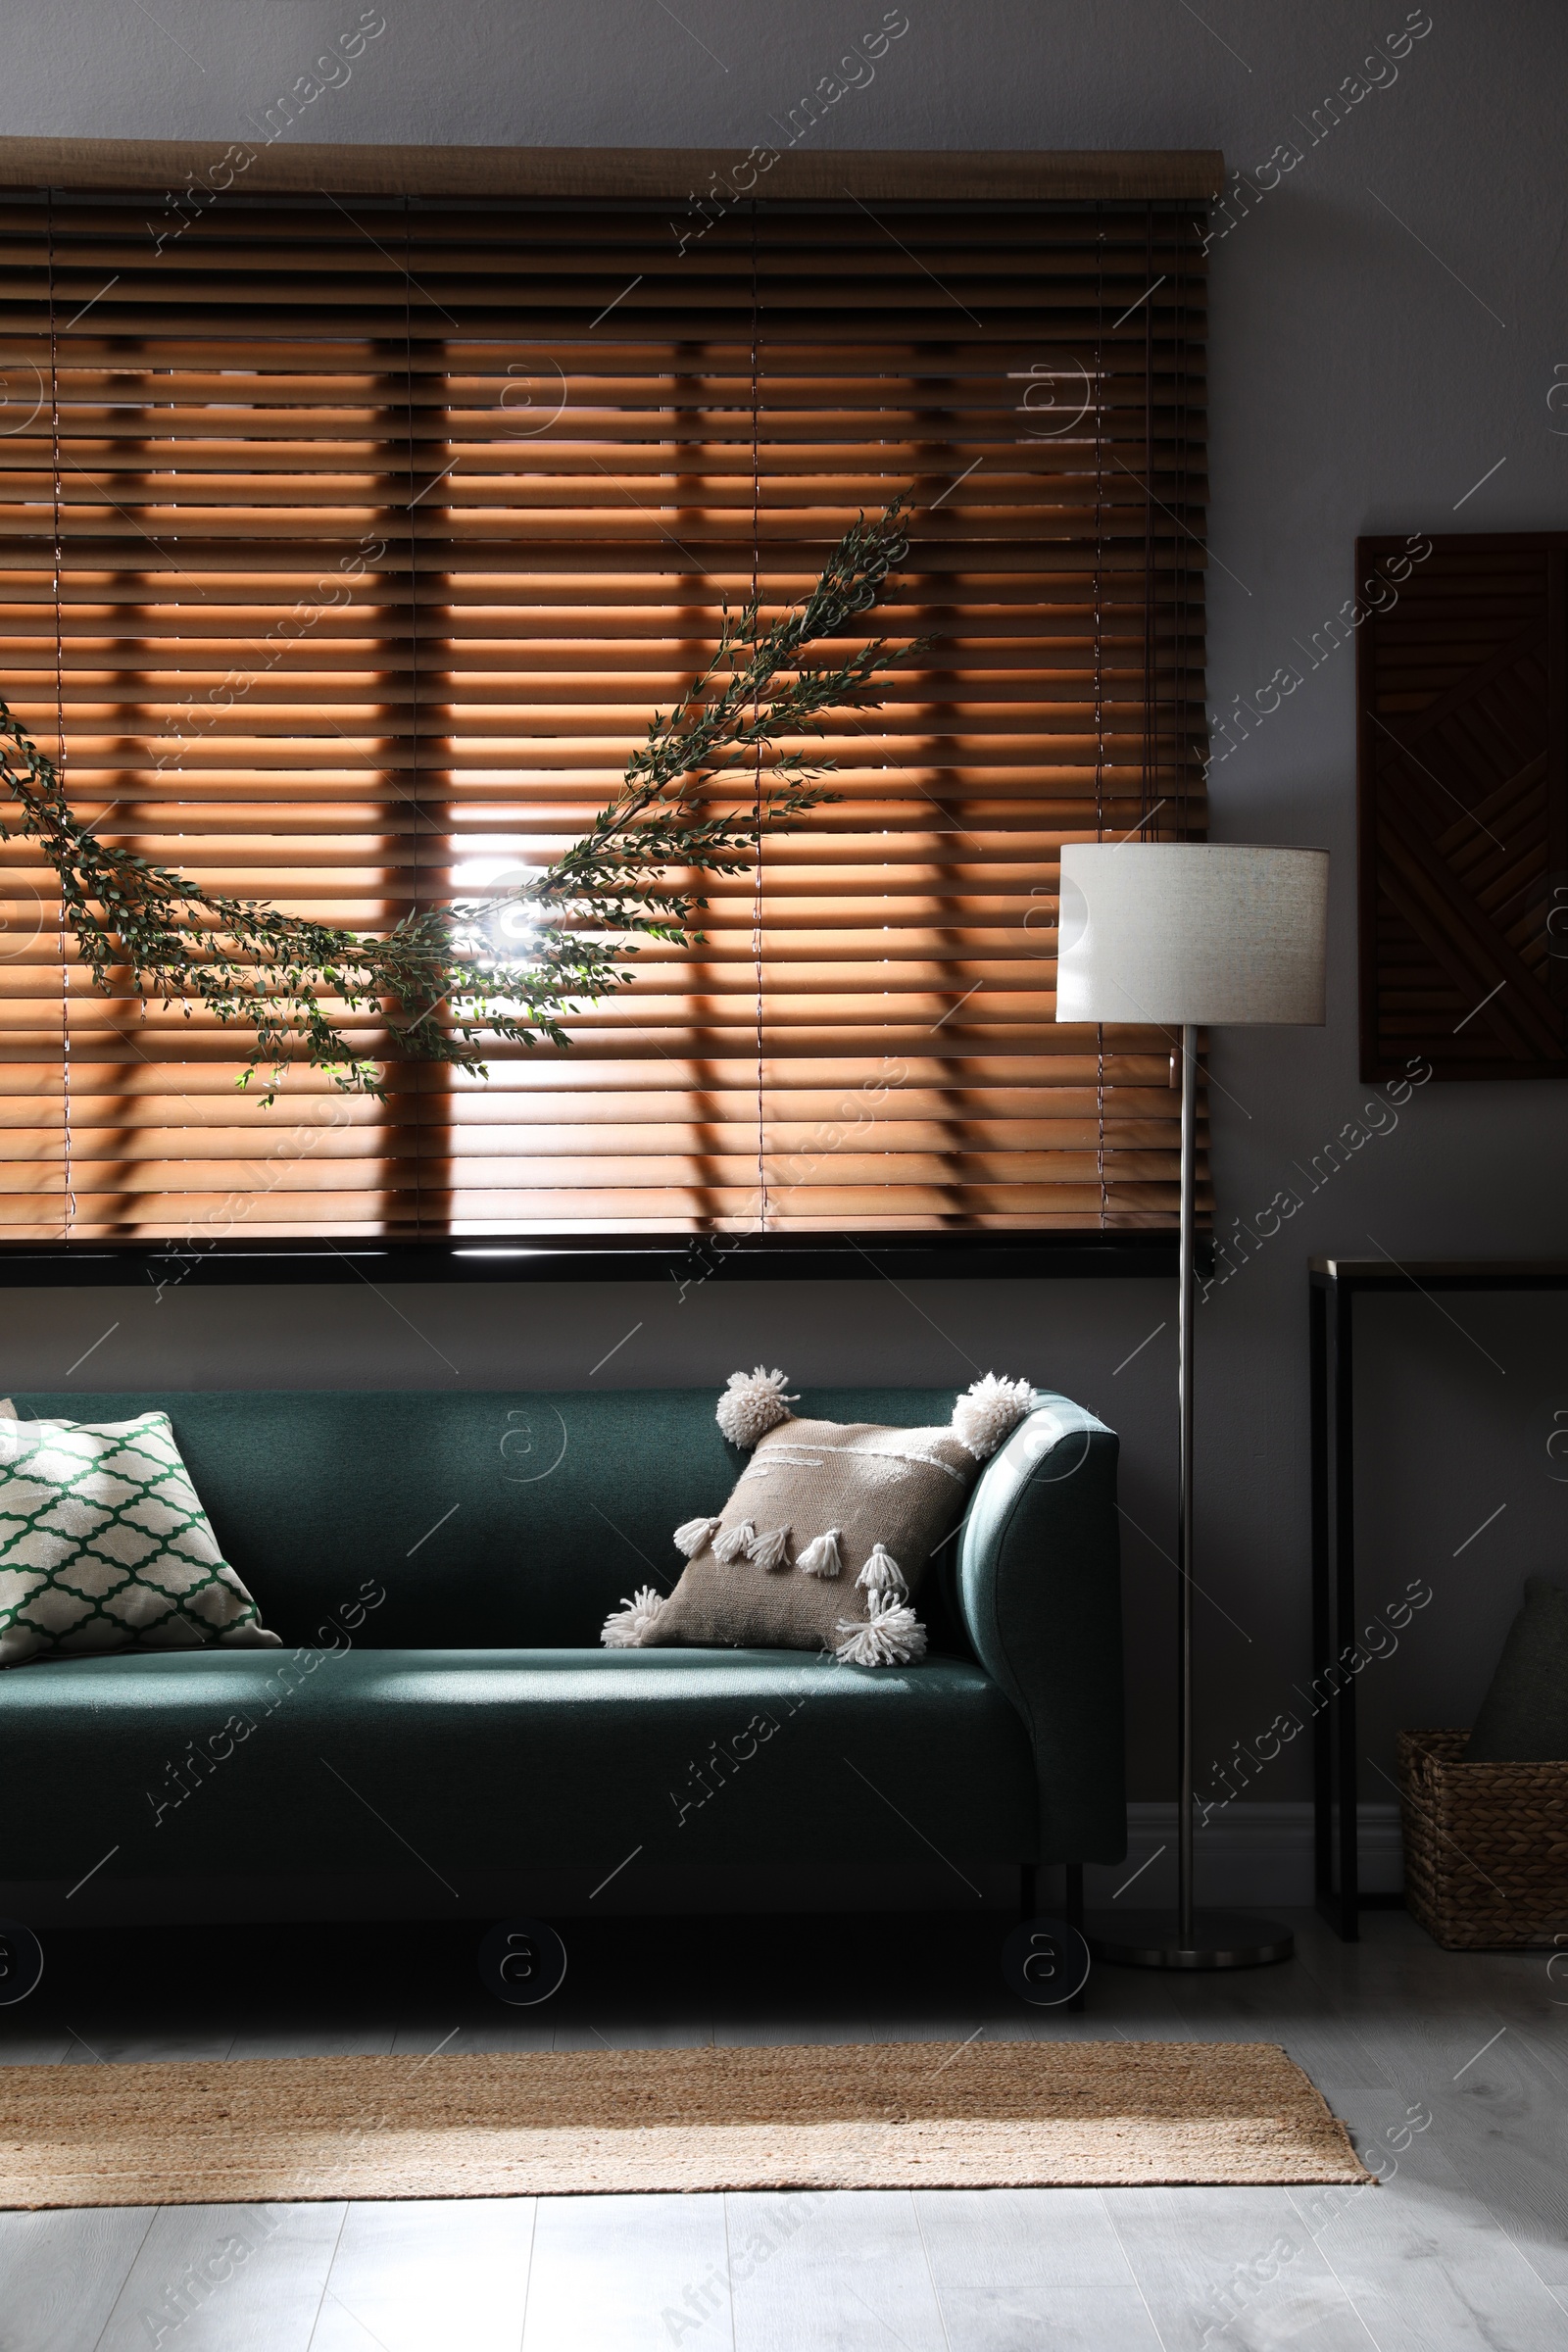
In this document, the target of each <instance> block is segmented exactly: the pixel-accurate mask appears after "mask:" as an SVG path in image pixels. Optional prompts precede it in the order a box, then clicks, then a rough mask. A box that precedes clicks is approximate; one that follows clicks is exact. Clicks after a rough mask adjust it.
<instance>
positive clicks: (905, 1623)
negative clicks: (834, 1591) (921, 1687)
mask: <svg viewBox="0 0 1568 2352" xmlns="http://www.w3.org/2000/svg"><path fill="white" fill-rule="evenodd" d="M838 1631H839V1632H840V1633H841V1634H844V1635H846V1636H847V1637H848V1639H847V1640H846V1641H843V1642H835V1644H834V1648H833V1654H834V1656H835V1657H836V1658H841V1659H842V1660H843V1662H844V1664H845V1665H846V1666H912V1665H913V1664H914V1662H915V1660H916V1659H917V1658H923V1657H924V1656H925V1627H924V1626H923V1625H922V1624H921V1623H920V1620H919V1618H918V1617H917V1616H916V1615H915V1613H914V1611H913V1610H912V1609H911V1608H907V1607H906V1605H905V1603H904V1602H903V1601H902V1600H890V1601H882V1602H876V1601H873V1603H872V1606H871V1613H870V1615H869V1616H868V1617H867V1619H866V1621H865V1623H864V1624H863V1625H856V1624H855V1623H853V1621H847V1620H846V1619H844V1618H842V1617H841V1618H840V1619H839V1623H838Z"/></svg>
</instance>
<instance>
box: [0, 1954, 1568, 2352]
mask: <svg viewBox="0 0 1568 2352" xmlns="http://www.w3.org/2000/svg"><path fill="white" fill-rule="evenodd" d="M1297 1925H1298V1928H1299V1957H1298V1958H1297V1959H1296V1960H1295V1961H1294V1962H1292V1963H1290V1964H1289V1965H1287V1966H1283V1967H1277V1968H1271V1969H1259V1970H1256V1971H1253V1972H1250V1973H1249V1974H1246V1975H1239V1976H1236V1977H1232V1978H1228V1979H1227V1978H1222V1977H1201V1978H1198V1977H1195V1978H1192V1979H1185V1980H1184V1979H1172V1978H1167V1977H1162V1976H1155V1975H1148V1974H1143V1973H1138V1972H1133V1971H1122V1970H1108V1969H1106V1970H1102V1971H1100V1972H1099V1973H1098V1974H1097V1976H1096V1977H1095V1979H1094V1980H1093V1982H1092V1984H1091V1987H1090V1994H1089V2006H1088V2010H1087V2013H1086V2014H1085V2015H1084V2016H1082V2017H1064V2016H1062V2015H1060V2014H1058V2013H1055V2012H1053V2011H1050V2010H1044V2011H1027V2010H1023V2009H1022V2008H1021V2007H1020V2006H1019V2005H1018V2004H1016V2003H1014V2002H1013V2001H1012V2000H1011V1998H1010V1996H1009V1995H1008V1994H1007V1993H1006V1991H1005V1988H1004V1987H1003V1985H1002V1984H1001V1979H1000V1975H999V1972H998V1969H997V1954H998V1951H999V1948H1000V1941H1001V1933H1002V1930H1003V1927H1004V1926H1005V1923H999V1922H996V1921H994V1920H989V1919H988V1920H985V1921H978V1920H971V1921H953V1920H933V1921H926V1920H921V1921H910V1920H891V1921H888V1922H886V1923H860V1924H858V1925H857V1924H847V1923H828V1922H806V1923H791V1922H787V1921H780V1920H773V1921H751V1922H747V1923H737V1922H728V1923H725V1922H719V1923H708V1924H706V1925H705V1924H703V1923H689V1922H688V1923H671V1922H652V1923H633V1922H624V1921H623V1922H618V1923H615V1924H614V1925H613V1926H612V1925H611V1923H604V1925H603V1927H601V1926H599V1925H598V1924H597V1923H596V1926H595V1928H594V1931H593V1933H592V1936H590V1935H589V1933H588V1931H587V1930H578V1929H576V1928H575V1927H573V1926H572V1925H570V1924H567V1925H566V1935H567V1940H568V1944H569V1945H570V1946H571V1948H572V1955H573V1966H572V1969H571V1972H570V1974H569V1975H568V1979H567V1983H566V1985H565V1986H564V1987H563V1990H562V1992H561V1993H560V1994H559V1995H558V1996H557V1998H556V2000H555V2001H554V2002H552V2003H551V2004H549V2006H548V2008H547V2009H544V2010H541V2011H539V2012H537V2013H534V2012H529V2011H505V2010H502V2009H499V2008H498V2007H496V2006H495V2005H494V2004H492V2003H490V2002H489V2001H488V1998H487V1996H486V1995H485V1994H484V1993H483V1991H482V1989H481V1988H480V1987H479V1986H478V1984H477V1980H476V1978H475V1976H474V1974H473V1967H472V1952H473V1947H474V1944H475V1941H476V1937H475V1936H474V1934H473V1932H472V1931H471V1930H469V1931H464V1932H461V1933H457V1934H454V1933H453V1932H452V1931H449V1930H443V1931H440V1932H436V1931H425V1930H419V1929H412V1930H400V1929H391V1930H388V1929H374V1930H363V1931H358V1932H355V1933H349V1932H334V1933H333V1934H331V1935H323V1934H322V1933H321V1932H319V1931H290V1932H277V1931H266V1930H244V1931H230V1932H228V1933H226V1934H225V1935H222V1936H203V1937H199V1936H192V1935H190V1934H184V1935H180V1936H147V1935H146V1934H145V1933H144V1932H137V1931H132V1932H129V1933H128V1934H127V1935H125V1936H123V1937H118V1938H111V1937H109V1936H97V1937H95V1938H92V1939H91V1940H90V1941H89V1940H88V1939H86V1938H65V1937H56V1938H54V1939H52V1941H51V1946H50V1960H51V1968H50V1973H49V1975H48V1976H47V1977H46V1980H45V1984H44V1985H42V1986H40V1988H39V1990H38V1992H37V1993H36V1994H34V1996H33V1998H32V1999H31V2001H29V2002H27V2003H25V2004H23V2005H22V2006H20V2007H18V2008H16V2009H14V2010H9V2011H0V2062H4V2063H10V2064H18V2063H28V2062H32V2063H37V2062H46V2061H59V2060H67V2061H69V2062H70V2063H73V2064H80V2065H93V2064H97V2063H100V2062H104V2063H111V2064H112V2063H114V2062H116V2061H122V2060H127V2059H136V2058H197V2057H219V2056H224V2055H227V2056H233V2057H242V2056H263V2055H269V2056H289V2055H308V2054H311V2053H315V2052H328V2051H350V2050H390V2049H408V2050H414V2049H417V2050H429V2049H433V2048H434V2047H435V2046H436V2045H437V2044H438V2043H441V2042H443V2041H445V2045H446V2046H447V2047H448V2048H450V2049H455V2050H456V2049H466V2050H473V2049H486V2048H506V2047H534V2048H538V2047H549V2046H552V2044H553V2046H555V2047H557V2048H563V2049H564V2048H577V2047H585V2046H593V2045H594V2043H595V2040H596V2037H597V2039H598V2040H602V2041H605V2042H608V2043H610V2044H612V2045H613V2046H617V2047H625V2046H632V2045H636V2044H645V2043H646V2044H654V2043H683V2042H702V2041H708V2040H710V2039H712V2040H715V2041H718V2042H721V2043H722V2042H732V2043H742V2042H772V2041H782V2040H818V2041H821V2040H891V2039H904V2038H915V2037H923V2036H931V2037H936V2038H956V2039H961V2038H962V2037H963V2036H964V2035H966V2034H972V2033H974V2032H975V2030H976V2029H977V2028H983V2029H984V2031H985V2032H986V2033H987V2034H994V2035H997V2036H1000V2037H1004V2038H1006V2037H1013V2038H1022V2037H1026V2036H1037V2035H1048V2036H1049V2035H1054V2034H1070V2035H1072V2036H1073V2037H1074V2038H1084V2039H1097V2038H1106V2037H1111V2036H1115V2035H1126V2036H1128V2037H1129V2038H1135V2039H1136V2038H1139V2037H1154V2036H1158V2037H1165V2036H1174V2037H1177V2038H1183V2039H1195V2038H1198V2039H1204V2038H1215V2039H1227V2038H1228V2039H1266V2040H1277V2041H1280V2042H1283V2043H1284V2045H1285V2047H1286V2048H1287V2049H1288V2050H1289V2051H1290V2052H1291V2053H1292V2054H1293V2056H1295V2057H1296V2058H1297V2059H1298V2060H1299V2062H1300V2064H1301V2065H1302V2066H1303V2067H1304V2068H1305V2069H1306V2070H1307V2072H1308V2073H1309V2074H1310V2075H1311V2077H1312V2079H1313V2081H1314V2082H1316V2083H1317V2084H1318V2086H1319V2087H1320V2088H1321V2089H1322V2091H1323V2092H1324V2094H1325V2096H1326V2097H1327V2098H1328V2100H1329V2102H1330V2104H1331V2106H1332V2107H1333V2108H1334V2110H1335V2112H1336V2113H1337V2114H1339V2115H1341V2116H1343V2117H1344V2118H1345V2119H1346V2121H1347V2122H1348V2124H1349V2126H1350V2127H1351V2130H1352V2131H1353V2133H1354V2135H1355V2138H1356V2142H1357V2145H1358V2146H1359V2147H1360V2148H1361V2149H1362V2151H1363V2153H1364V2154H1366V2155H1367V2156H1368V2160H1369V2161H1372V2160H1373V2158H1374V2157H1375V2158H1376V2160H1377V2164H1378V2166H1379V2168H1381V2169H1383V2170H1385V2171H1387V2172H1389V2178H1388V2180H1387V2181H1386V2184H1385V2185H1383V2186H1381V2187H1378V2188H1374V2189H1363V2190H1359V2191H1351V2192H1336V2194H1335V2195H1334V2196H1333V2197H1332V2198H1330V2199H1329V2202H1328V2209H1327V2210H1324V2209H1321V2208H1320V2207H1318V2206H1316V2205H1315V2204H1314V2198H1319V2197H1321V2196H1322V2195H1323V2193H1324V2192H1321V2191H1311V2190H1304V2189H1295V2190H1287V2189H1258V2190H1248V2189H1236V2188H1222V2189H1203V2188H1185V2189H1174V2188H1173V2189H1112V2190H1106V2191H1100V2190H1093V2189H1037V2190H1027V2191H1004V2190H989V2191H981V2192H973V2193H963V2194H956V2193H947V2192H923V2193H920V2194H917V2195H910V2194H907V2193H905V2192H902V2191H900V2192H890V2193H886V2194H868V2193H849V2194H843V2193H841V2194H833V2195H802V2196H796V2197H785V2196H724V2197H719V2196H705V2197H675V2196H671V2197H584V2198H573V2197H562V2198H545V2199H540V2200H538V2201H537V2202H534V2201H531V2200H527V2199H518V2200H515V2201H512V2200H495V2201H491V2200H484V2201H476V2202H470V2203H432V2204H417V2205H412V2204H386V2205H348V2206H344V2205H300V2206H291V2207H285V2206H279V2207H274V2208H271V2209H270V2210H267V2209H264V2210H261V2211H258V2210H257V2209H254V2208H246V2207H234V2208H215V2207H212V2206H202V2207H174V2208H168V2209H165V2210H161V2211H158V2212H148V2211H145V2210H123V2211H101V2212H87V2213H49V2214H16V2213H12V2214H0V2347H3V2352H122V2348H126V2352H128V2348H129V2347H131V2346H137V2347H146V2346H148V2345H150V2344H154V2343H158V2342H162V2343H163V2344H165V2345H169V2346H173V2347H176V2348H177V2352H251V2348H252V2347H254V2348H255V2352H263V2348H264V2347H265V2352H373V2347H375V2346H377V2345H379V2346H380V2347H382V2352H446V2348H447V2347H452V2348H453V2352H519V2348H520V2352H557V2348H558V2347H559V2348H560V2352H599V2347H601V2346H603V2347H607V2348H608V2347H613V2348H614V2352H638V2348H640V2347H644V2346H646V2347H649V2348H650V2352H655V2348H659V2352H662V2348H663V2347H667V2346H670V2345H687V2346H691V2347H694V2352H772V2348H773V2347H775V2346H776V2347H778V2348H779V2352H786V2348H787V2352H830V2348H832V2347H838V2346H846V2347H849V2346H853V2347H855V2352H872V2348H877V2347H885V2348H887V2352H892V2348H894V2347H897V2346H903V2347H904V2352H1014V2348H1016V2352H1025V2348H1026V2347H1027V2348H1028V2352H1036V2348H1038V2347H1042V2346H1046V2347H1052V2348H1053V2352H1054V2348H1055V2347H1061V2348H1062V2352H1067V2348H1068V2347H1071V2348H1073V2352H1078V2348H1080V2347H1082V2348H1084V2352H1089V2348H1091V2347H1092V2348H1093V2352H1159V2348H1160V2347H1163V2352H1189V2348H1190V2352H1198V2348H1199V2347H1201V2346H1204V2345H1207V2346H1210V2347H1214V2348H1215V2352H1223V2348H1224V2347H1242V2346H1248V2347H1259V2348H1261V2347H1289V2352H1341V2348H1342V2347H1343V2348H1344V2352H1366V2347H1367V2346H1369V2345H1371V2346H1376V2347H1378V2352H1471V2348H1472V2347H1474V2352H1483V2347H1485V2348H1486V2352H1548V2348H1549V2352H1564V2347H1568V2233H1565V2221H1568V2162H1565V2158H1568V2112H1565V2103H1564V2089H1565V2086H1568V1983H1553V1982H1552V1981H1551V1980H1550V1979H1549V1978H1548V1975H1547V1966H1546V1956H1545V1955H1544V1954H1540V1953H1537V1954H1525V1955H1519V1956H1516V1957H1515V1956H1502V1955H1494V1954H1484V1955H1462V1954H1455V1953H1446V1952H1440V1951H1438V1950H1437V1949H1436V1948H1435V1946H1434V1945H1433V1944H1431V1943H1430V1942H1429V1941H1428V1939H1427V1938H1426V1936H1424V1935H1423V1934H1422V1933H1421V1931H1420V1930H1419V1929H1417V1928H1416V1927H1415V1926H1414V1924H1413V1923H1412V1922H1411V1921H1409V1920H1408V1919H1406V1918H1405V1917H1404V1916H1403V1915H1402V1914H1395V1913H1384V1914H1376V1915H1373V1916H1371V1917H1370V1918H1369V1919H1368V1920H1367V1922H1366V1934H1365V1940H1364V1941H1363V1942H1362V1943H1360V1944H1359V1945H1344V1944H1341V1943H1339V1942H1337V1941H1336V1940H1335V1938H1334V1937H1333V1936H1331V1935H1330V1933H1329V1931H1328V1930H1327V1929H1326V1928H1324V1927H1323V1926H1321V1924H1320V1923H1318V1922H1316V1921H1314V1920H1312V1919H1310V1918H1308V1917H1307V1916H1306V1915H1304V1914H1299V1915H1297ZM68 1946H69V1948H67V1947H68ZM1556 1974H1557V1976H1558V1977H1559V1978H1561V1977H1563V1976H1564V1974H1565V1972H1564V1971H1563V1970H1562V1969H1558V1971H1557V1972H1556ZM1391 2167H1392V2170H1390V2168H1391ZM236 2235H238V2236H239V2237H240V2238H241V2239H242V2240H243V2241H245V2242H244V2243H243V2245H242V2246H241V2247H239V2248H236V2247H235V2245H234V2244H233V2243H232V2242H230V2243H229V2247H228V2252H227V2254H226V2256H219V2257H218V2260H217V2268H218V2269H220V2270H222V2269H223V2268H225V2266H226V2267H227V2269H228V2270H229V2272H230V2274H231V2275H230V2276H228V2277H227V2278H225V2279H222V2280H221V2282H219V2283H217V2284H214V2285H212V2286H211V2288H210V2291H208V2292H207V2293H206V2295H205V2297H202V2296H199V2295H196V2294H194V2293H191V2292H190V2291H189V2290H184V2291H183V2293H182V2289H181V2281H182V2279H184V2278H185V2277H186V2275H187V2274H188V2273H189V2272H190V2270H191V2268H192V2266H194V2265H207V2264H208V2263H209V2262H210V2261H212V2260H213V2258H214V2257H215V2255H217V2254H218V2249H219V2248H221V2246H222V2245H223V2244H224V2242H225V2241H233V2240H234V2239H235V2237H236ZM171 2295H172V2296H173V2297H175V2300H173V2301H171V2300H170V2297H171ZM181 2300H182V2301H183V2307H184V2309H185V2311H186V2312H187V2315H188V2316H186V2317H184V2318H183V2319H179V2318H178V2314H179V2311H180V2308H181ZM147 2315H152V2316H151V2317H149V2316H147ZM176 2321H177V2325H176V2324H175V2322H176ZM160 2330H162V2332H161V2333H160Z"/></svg>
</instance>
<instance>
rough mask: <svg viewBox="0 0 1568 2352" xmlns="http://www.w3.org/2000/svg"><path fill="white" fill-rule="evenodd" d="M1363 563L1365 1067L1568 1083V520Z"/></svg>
mask: <svg viewBox="0 0 1568 2352" xmlns="http://www.w3.org/2000/svg"><path fill="white" fill-rule="evenodd" d="M1426 547H1430V549H1431V553H1430V555H1424V554H1421V553H1420V552H1419V551H1420V550H1421V549H1423V548H1426ZM1412 550H1414V551H1416V553H1415V558H1414V561H1412ZM1355 558H1356V561H1355V576H1356V579H1357V581H1358V582H1359V583H1361V584H1362V585H1361V593H1360V595H1359V596H1358V598H1357V600H1356V601H1357V604H1358V606H1364V607H1365V608H1367V609H1366V612H1365V616H1364V617H1363V618H1362V619H1361V621H1360V625H1359V627H1358V629H1357V632H1356V730H1357V742H1356V778H1357V807H1358V831H1359V860H1360V996H1361V1075H1362V1077H1363V1078H1371V1079H1377V1078H1389V1077H1395V1076H1397V1075H1401V1074H1402V1073H1403V1072H1404V1070H1405V1068H1406V1065H1407V1063H1408V1062H1409V1060H1410V1059H1411V1057H1412V1056H1416V1055H1419V1056H1421V1057H1423V1058H1424V1059H1425V1060H1426V1061H1428V1062H1429V1063H1430V1064H1431V1066H1432V1073H1433V1076H1434V1077H1435V1078H1439V1079H1476V1078H1560V1077H1568V532H1562V531H1512V532H1478V533H1460V532H1452V533H1446V534H1444V535H1442V536H1440V537H1434V538H1432V539H1430V540H1424V539H1414V540H1412V539H1405V538H1386V539H1381V538H1380V539H1358V540H1357V541H1356V548H1355Z"/></svg>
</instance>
